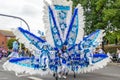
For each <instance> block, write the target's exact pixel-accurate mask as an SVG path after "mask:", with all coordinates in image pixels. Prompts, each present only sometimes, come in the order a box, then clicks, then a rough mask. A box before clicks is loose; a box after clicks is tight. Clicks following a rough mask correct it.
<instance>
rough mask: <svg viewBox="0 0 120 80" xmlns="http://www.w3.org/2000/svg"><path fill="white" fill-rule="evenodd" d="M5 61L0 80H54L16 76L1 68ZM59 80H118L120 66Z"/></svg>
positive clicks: (114, 64) (110, 64) (119, 78)
mask: <svg viewBox="0 0 120 80" xmlns="http://www.w3.org/2000/svg"><path fill="white" fill-rule="evenodd" d="M5 61H6V58H3V59H2V60H0V80H55V78H54V77H52V75H49V74H48V75H45V76H40V75H26V74H21V75H19V76H16V75H15V73H14V72H12V71H5V70H4V69H3V68H2V64H3V63H4V62H5ZM59 80H120V64H119V63H109V64H108V66H106V67H104V68H103V69H99V70H95V71H94V72H90V73H86V74H76V78H74V77H73V74H69V75H68V78H67V79H59Z"/></svg>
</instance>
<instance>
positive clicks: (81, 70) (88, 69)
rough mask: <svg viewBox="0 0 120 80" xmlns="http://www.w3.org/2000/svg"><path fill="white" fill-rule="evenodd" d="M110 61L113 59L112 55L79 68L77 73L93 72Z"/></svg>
mask: <svg viewBox="0 0 120 80" xmlns="http://www.w3.org/2000/svg"><path fill="white" fill-rule="evenodd" d="M110 61H111V59H110V57H107V58H105V59H103V60H101V61H99V62H97V63H94V64H93V65H89V66H88V67H83V68H79V70H78V71H77V73H87V72H93V71H94V70H97V69H100V68H103V67H105V66H106V65H107V63H108V62H110Z"/></svg>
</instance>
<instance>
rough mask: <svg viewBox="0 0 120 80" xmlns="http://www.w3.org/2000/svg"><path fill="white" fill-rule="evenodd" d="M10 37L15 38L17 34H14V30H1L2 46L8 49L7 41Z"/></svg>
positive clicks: (0, 42) (0, 43) (0, 44)
mask: <svg viewBox="0 0 120 80" xmlns="http://www.w3.org/2000/svg"><path fill="white" fill-rule="evenodd" d="M10 38H15V35H14V34H13V32H12V31H7V30H0V47H2V48H4V49H5V50H7V49H8V48H7V41H8V40H9V39H10Z"/></svg>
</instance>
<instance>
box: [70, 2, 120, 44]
mask: <svg viewBox="0 0 120 80" xmlns="http://www.w3.org/2000/svg"><path fill="white" fill-rule="evenodd" d="M72 1H73V8H74V7H75V6H76V5H77V4H78V3H80V4H81V5H82V6H83V8H84V15H85V33H86V34H89V33H91V32H93V31H95V30H96V29H104V30H105V31H106V36H105V37H106V38H108V37H113V38H117V39H118V40H119V36H120V34H117V33H119V30H120V23H119V22H120V0H72ZM111 32H112V33H111ZM116 32H117V33H116ZM111 34H112V35H111ZM116 36H117V37H116ZM113 38H110V42H111V43H113V42H114V39H113Z"/></svg>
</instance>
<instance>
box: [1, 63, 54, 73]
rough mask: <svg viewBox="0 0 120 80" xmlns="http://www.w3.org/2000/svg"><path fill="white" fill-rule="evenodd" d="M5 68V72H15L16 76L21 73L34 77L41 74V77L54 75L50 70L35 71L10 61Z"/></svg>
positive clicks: (5, 64) (4, 65)
mask: <svg viewBox="0 0 120 80" xmlns="http://www.w3.org/2000/svg"><path fill="white" fill-rule="evenodd" d="M3 68H4V70H8V71H14V72H15V73H16V74H19V73H22V74H23V73H24V74H30V75H34V74H40V75H47V74H52V71H50V70H48V69H47V70H46V71H43V70H41V69H34V68H30V67H25V66H21V65H18V64H15V63H11V62H9V61H6V62H5V63H4V64H3Z"/></svg>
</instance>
